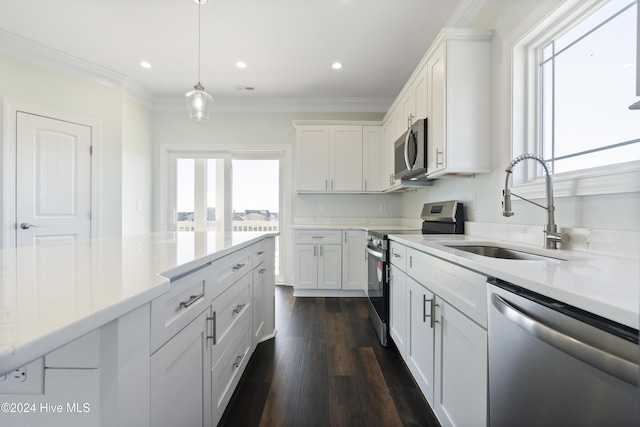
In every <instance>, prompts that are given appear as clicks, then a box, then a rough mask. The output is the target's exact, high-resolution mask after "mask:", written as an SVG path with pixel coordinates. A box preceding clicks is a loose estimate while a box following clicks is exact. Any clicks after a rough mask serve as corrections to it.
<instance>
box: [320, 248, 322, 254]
mask: <svg viewBox="0 0 640 427" xmlns="http://www.w3.org/2000/svg"><path fill="white" fill-rule="evenodd" d="M320 256H322V246H320Z"/></svg>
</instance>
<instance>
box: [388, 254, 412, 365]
mask: <svg viewBox="0 0 640 427" xmlns="http://www.w3.org/2000/svg"><path fill="white" fill-rule="evenodd" d="M407 330H408V328H407V275H406V273H405V272H404V271H402V270H400V269H399V268H398V267H397V266H395V265H391V267H390V272H389V335H390V336H391V339H392V340H393V342H394V343H395V344H396V347H397V348H398V351H399V352H400V355H401V356H402V357H403V358H406V354H407Z"/></svg>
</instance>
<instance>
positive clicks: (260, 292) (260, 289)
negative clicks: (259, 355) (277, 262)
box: [251, 264, 267, 348]
mask: <svg viewBox="0 0 640 427" xmlns="http://www.w3.org/2000/svg"><path fill="white" fill-rule="evenodd" d="M266 271H267V269H266V267H264V266H263V265H262V264H261V265H259V266H258V267H256V268H255V269H254V270H253V294H252V295H251V299H252V304H251V307H253V313H252V316H253V348H255V347H256V345H258V343H259V342H260V340H261V339H262V337H263V335H264V333H265V332H264V329H265V312H264V308H265V307H264V304H263V303H262V301H263V299H264V298H265V289H264V285H265V280H264V274H265V272H266Z"/></svg>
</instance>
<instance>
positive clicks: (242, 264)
mask: <svg viewBox="0 0 640 427" xmlns="http://www.w3.org/2000/svg"><path fill="white" fill-rule="evenodd" d="M244 266H245V263H240V264H236V265H234V266H233V271H238V270H240V269H241V268H242V267H244Z"/></svg>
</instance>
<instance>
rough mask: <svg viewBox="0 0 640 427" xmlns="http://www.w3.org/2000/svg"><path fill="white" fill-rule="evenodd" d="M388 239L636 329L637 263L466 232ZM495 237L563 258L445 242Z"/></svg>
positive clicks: (639, 315) (639, 310)
mask: <svg viewBox="0 0 640 427" xmlns="http://www.w3.org/2000/svg"><path fill="white" fill-rule="evenodd" d="M390 238H391V239H392V240H395V241H397V242H398V243H402V244H404V245H406V246H409V247H412V248H414V249H417V250H419V251H422V252H425V253H428V254H431V255H434V256H436V257H439V258H441V259H444V260H447V261H449V262H452V263H454V264H457V265H459V266H462V267H465V268H468V269H471V270H474V271H477V272H479V273H482V274H484V275H486V276H488V277H495V278H498V279H502V280H504V281H506V282H509V283H512V284H514V285H517V286H521V287H523V288H526V289H529V290H531V291H534V292H537V293H539V294H542V295H545V296H547V297H549V298H553V299H555V300H558V301H561V302H563V303H565V304H569V305H572V306H574V307H577V308H580V309H582V310H585V311H588V312H590V313H593V314H596V315H598V316H602V317H604V318H607V319H610V320H613V321H615V322H618V323H621V324H623V325H626V326H630V327H632V328H634V329H638V324H639V321H640V263H638V261H637V260H632V259H624V258H615V257H607V256H601V255H595V254H587V253H581V252H576V251H566V250H561V249H558V250H546V249H542V248H540V247H535V246H529V245H526V244H513V243H509V242H504V241H498V240H493V239H488V238H485V237H474V236H469V235H437V236H428V235H422V234H415V235H414V234H402V235H391V237H390ZM474 242H479V243H490V244H493V243H499V244H500V245H501V246H505V247H509V248H513V249H517V250H523V251H527V252H532V253H538V254H545V255H548V256H555V257H558V258H564V259H565V260H564V261H561V260H556V259H549V260H535V261H534V260H526V261H525V260H509V259H498V258H490V257H485V256H482V255H476V254H473V253H469V252H465V251H462V250H458V249H453V248H450V247H447V246H446V245H447V244H467V245H470V244H472V243H474Z"/></svg>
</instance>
